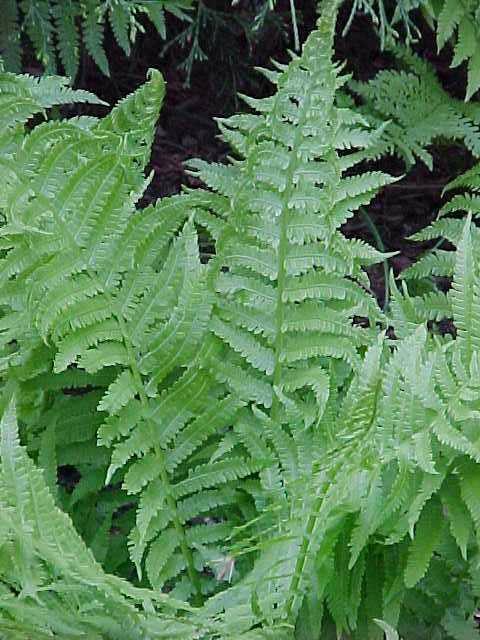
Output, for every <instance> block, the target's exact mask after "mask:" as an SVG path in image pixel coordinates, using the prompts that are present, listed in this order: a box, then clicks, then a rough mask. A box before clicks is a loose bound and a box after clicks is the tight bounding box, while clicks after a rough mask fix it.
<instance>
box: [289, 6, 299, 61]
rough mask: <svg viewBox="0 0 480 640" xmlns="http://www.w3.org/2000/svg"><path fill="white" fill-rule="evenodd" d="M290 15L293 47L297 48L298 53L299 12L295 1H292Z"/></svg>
mask: <svg viewBox="0 0 480 640" xmlns="http://www.w3.org/2000/svg"><path fill="white" fill-rule="evenodd" d="M290 13H291V15H292V29H293V46H294V48H295V51H298V50H299V49H300V36H299V35H298V24H297V12H296V9H295V0H290Z"/></svg>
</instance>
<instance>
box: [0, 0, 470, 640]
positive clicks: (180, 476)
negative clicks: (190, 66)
mask: <svg viewBox="0 0 480 640" xmlns="http://www.w3.org/2000/svg"><path fill="white" fill-rule="evenodd" d="M338 4H339V2H338V1H337V0H326V1H325V2H324V3H323V5H322V11H321V17H320V19H319V21H318V26H317V29H316V30H315V31H314V32H313V33H312V34H311V35H310V36H309V38H308V39H307V41H306V43H305V46H304V48H303V51H302V53H301V55H300V56H293V58H292V60H291V62H290V63H289V64H288V65H276V67H275V70H274V71H265V74H266V75H267V77H268V78H269V79H270V80H271V81H272V83H273V85H274V87H275V92H274V93H273V95H272V96H271V97H269V98H264V99H261V100H256V99H252V98H245V99H246V101H247V103H248V104H249V106H250V107H251V110H252V112H251V113H248V114H243V115H237V116H233V117H232V118H229V119H226V120H221V121H220V123H219V124H220V129H221V132H222V135H223V137H224V139H225V140H226V141H227V142H229V143H230V145H231V146H232V149H233V154H234V158H233V159H231V160H230V161H229V163H228V164H225V165H218V164H208V163H206V162H203V161H198V160H197V161H194V162H192V163H191V169H192V170H193V171H194V172H195V174H196V175H197V176H198V177H200V178H201V180H202V181H203V182H204V184H205V185H206V188H204V189H199V190H196V191H195V192H186V193H184V194H182V195H179V196H174V197H171V198H165V199H163V200H160V201H159V202H158V203H157V204H156V205H151V206H149V207H147V208H145V209H137V207H136V203H137V201H138V200H139V198H140V197H141V195H142V193H143V190H144V187H145V185H146V182H147V181H146V179H145V168H146V166H147V163H148V158H149V152H150V147H151V144H152V140H153V136H154V127H155V123H156V120H157V118H158V114H159V109H160V105H161V102H162V99H163V94H164V84H163V80H162V78H161V76H160V75H159V74H158V73H157V72H151V74H150V77H149V80H148V81H147V82H146V84H145V85H144V86H142V87H141V88H140V89H138V90H137V91H136V92H135V93H134V94H132V95H131V96H128V97H127V98H126V99H125V100H123V101H122V102H121V103H119V104H118V105H117V106H116V107H115V108H114V109H113V110H112V112H111V113H110V115H109V116H107V117H105V118H103V119H94V118H86V119H85V118H80V119H72V120H59V121H54V122H46V123H42V124H39V125H38V126H36V127H33V128H30V129H28V130H27V129H26V128H24V123H25V122H26V121H27V120H28V119H29V118H30V117H31V116H32V115H33V114H35V113H38V112H39V111H40V110H41V109H43V108H47V107H48V106H50V105H51V104H53V103H54V100H53V98H52V97H49V98H48V97H47V98H46V97H45V95H47V94H48V91H49V90H50V91H51V92H53V93H54V92H55V91H57V97H56V98H55V100H56V101H57V102H62V100H63V98H65V99H67V95H63V94H62V91H64V90H65V88H64V85H62V84H61V81H58V80H55V82H57V84H56V85H52V87H53V88H52V87H50V89H48V87H47V86H45V87H44V88H43V89H42V90H41V93H42V91H43V92H44V93H45V95H43V94H42V95H40V96H36V94H34V90H35V86H36V85H35V81H33V80H32V79H28V78H24V77H23V78H21V79H20V80H19V81H18V82H19V83H20V84H21V83H22V82H23V83H24V84H25V86H27V89H25V91H26V92H27V94H28V95H27V97H28V100H30V102H28V105H27V107H26V108H25V110H24V112H22V113H21V114H20V115H19V116H18V117H17V115H16V114H17V112H16V111H15V109H14V107H13V104H14V100H12V99H11V94H8V93H2V94H1V95H0V107H1V106H2V100H3V99H5V105H6V108H5V112H8V113H9V114H10V115H9V116H8V118H9V119H8V118H7V120H6V127H7V130H10V129H11V138H10V141H9V142H8V145H9V146H8V149H7V150H6V151H5V153H4V155H3V157H2V162H1V165H0V171H1V177H2V192H1V195H0V208H1V212H2V215H3V224H2V227H1V229H0V244H1V252H0V305H1V318H0V338H1V340H0V349H1V359H0V367H1V368H0V371H1V376H2V380H3V381H4V382H5V383H6V384H5V389H4V391H5V396H8V398H10V396H12V395H13V396H14V398H15V408H16V412H17V414H18V418H19V428H18V429H17V425H16V420H15V417H14V410H13V403H9V404H8V408H7V409H6V410H5V413H4V417H3V421H2V423H1V440H0V465H1V466H0V534H1V535H0V583H1V586H0V625H1V626H0V631H1V632H2V633H4V634H6V635H7V637H12V638H15V637H18V638H22V637H28V634H30V635H32V634H33V633H36V634H37V635H38V637H42V634H43V635H48V634H56V635H57V636H59V637H62V634H63V635H64V636H65V635H66V634H67V628H68V634H70V635H71V634H72V633H78V634H84V635H88V636H89V637H92V638H99V639H100V638H124V637H132V638H145V639H146V638H180V639H182V638H185V639H186V638H199V640H200V639H201V640H219V638H222V640H223V639H225V640H226V639H228V638H231V639H232V640H233V638H243V639H245V640H266V639H267V638H275V639H276V640H277V639H279V638H281V639H285V640H287V639H288V640H292V639H293V638H296V639H302V640H307V639H308V640H312V639H314V638H321V637H329V634H331V635H332V637H334V636H335V634H336V635H337V637H340V636H341V635H343V636H344V637H348V638H352V639H354V640H360V639H361V640H367V639H368V640H376V639H377V638H378V640H381V639H382V638H383V633H384V632H385V633H387V634H390V636H391V637H392V638H395V632H394V631H393V629H394V628H397V629H398V630H399V633H400V634H401V636H402V637H405V638H409V637H413V638H414V637H418V635H417V636H415V635H414V633H413V632H412V625H413V623H415V625H417V627H418V629H419V630H420V631H419V633H422V634H423V637H432V638H434V637H445V638H448V639H449V640H450V638H455V639H456V638H457V637H462V636H461V634H462V633H463V634H464V636H463V637H468V635H466V634H468V633H469V632H470V631H471V630H472V624H471V622H470V620H469V619H468V617H469V616H471V614H472V611H473V608H474V597H475V595H476V593H477V590H478V569H477V560H478V540H479V539H480V537H479V534H480V531H479V527H480V507H479V504H478V493H479V487H480V475H479V468H480V467H479V463H480V448H479V444H478V433H477V431H478V428H477V425H478V419H479V417H480V416H479V412H478V407H479V406H480V386H479V383H478V379H479V373H480V371H479V367H480V364H479V363H480V356H479V350H480V325H479V320H478V318H479V316H480V300H479V295H480V286H479V283H480V272H479V266H478V265H479V264H480V262H479V253H478V247H477V245H478V238H477V235H478V232H477V228H476V227H475V226H474V225H472V224H471V221H470V218H468V219H467V224H465V221H464V220H460V221H459V220H457V219H455V218H453V217H450V218H441V219H440V220H439V221H438V222H436V223H435V224H434V225H433V226H432V227H431V228H429V229H427V230H426V231H425V232H424V235H423V236H422V237H424V238H427V237H428V238H430V237H431V238H433V237H435V236H436V234H437V233H438V234H439V235H441V236H443V237H445V238H447V239H448V240H449V241H450V242H452V243H453V244H454V245H455V247H456V249H455V250H454V251H446V250H437V251H436V252H434V253H432V254H431V256H430V257H425V258H424V259H423V260H422V261H420V262H419V263H418V265H417V266H415V267H413V268H412V270H411V271H410V274H408V273H407V276H408V275H409V276H410V277H415V278H416V279H417V280H418V279H419V278H420V277H422V278H423V276H425V277H429V278H432V277H435V276H437V275H442V276H443V275H447V276H450V277H451V279H452V286H451V288H450V290H449V291H448V293H446V294H445V293H439V292H437V291H434V290H432V291H431V292H430V293H428V294H427V295H425V296H424V297H423V298H415V297H414V296H413V294H411V293H410V292H409V290H408V288H407V285H405V286H404V287H402V288H401V290H400V287H397V286H396V285H395V284H394V283H393V284H392V289H393V291H394V296H393V301H392V305H391V309H392V313H391V315H390V316H389V317H388V318H386V317H385V316H384V315H383V314H382V312H381V310H380V309H379V307H378V305H377V303H376V302H375V300H374V297H373V296H372V294H371V293H370V291H369V280H368V277H367V274H366V271H365V267H367V266H369V265H371V264H373V263H375V262H377V261H379V260H382V259H383V258H384V257H385V256H384V255H382V254H381V253H379V252H378V251H376V250H374V249H373V248H371V247H370V246H368V245H367V244H365V243H363V242H360V241H357V240H352V239H347V238H345V237H344V236H343V234H342V233H341V227H342V225H343V224H344V222H345V221H346V220H348V219H349V218H350V217H351V216H352V215H354V213H355V211H356V210H357V209H358V207H360V206H366V205H368V204H369V203H370V202H371V200H372V199H373V198H374V197H375V195H376V193H377V192H378V190H379V189H380V188H381V187H382V186H384V185H386V184H388V183H389V182H391V180H392V178H390V177H389V176H387V175H385V174H383V173H380V172H362V171H361V166H362V165H361V164H360V163H361V162H362V161H363V160H365V159H368V158H370V157H371V155H372V154H373V153H374V152H375V149H378V148H379V146H381V145H382V144H384V141H385V138H384V136H385V131H387V130H386V129H385V127H384V125H383V124H379V126H378V127H377V128H375V127H372V126H371V124H369V122H368V121H367V120H366V119H365V118H364V117H363V116H362V115H361V114H360V113H359V112H358V111H355V110H353V109H349V108H346V107H344V106H339V102H338V101H337V100H336V97H337V91H338V89H339V88H341V87H342V86H344V85H345V83H346V81H347V78H345V77H343V76H342V75H341V68H340V66H339V65H335V64H334V63H333V62H332V53H333V37H334V32H335V23H336V15H337V9H338ZM418 75H419V74H418ZM3 78H5V82H6V83H7V84H8V82H10V83H13V84H15V82H16V78H15V77H13V76H10V75H8V74H3V75H2V76H0V83H1V82H2V79H3ZM58 83H60V84H58ZM22 86H24V85H22ZM32 86H33V88H32ZM55 87H56V89H55ZM59 87H60V89H59ZM62 87H63V88H62ZM15 91H17V92H18V91H20V89H15ZM28 91H30V93H28ZM14 95H15V94H14ZM59 95H60V97H58V96H59ZM62 95H63V98H62ZM32 96H33V97H32ZM35 96H36V97H35ZM72 97H74V96H72ZM79 97H80V98H81V97H82V96H79ZM83 97H85V98H87V97H88V96H83ZM88 98H89V97H88ZM9 110H10V111H9ZM379 111H381V110H380V109H379ZM0 112H1V109H0ZM12 114H13V115H12ZM10 123H11V124H10ZM9 127H10V129H8V128H9ZM9 135H10V134H9ZM416 140H420V141H419V142H418V148H417V147H412V148H411V150H412V149H413V152H414V153H415V154H417V155H420V157H422V158H423V159H425V160H428V157H427V156H425V154H424V144H426V140H427V139H426V138H422V137H421V136H420V137H419V136H417V138H416ZM392 144H393V143H392ZM395 144H397V143H395ZM416 144H417V143H416ZM397 146H398V144H397ZM419 150H420V151H419ZM422 154H423V155H422ZM477 176H478V171H473V172H470V174H467V175H466V176H464V177H463V178H462V184H461V185H460V182H457V183H454V184H453V185H452V186H454V187H458V186H468V187H469V188H470V189H471V191H472V194H471V195H469V196H456V198H454V199H453V200H452V202H451V204H450V205H447V208H446V209H445V212H446V213H449V214H451V213H453V212H454V211H456V210H467V211H470V212H472V213H473V215H474V216H475V214H476V208H475V207H476V200H475V198H476V189H477V187H476V184H477V180H478V177H477ZM467 204H468V206H466V205H467ZM199 229H201V233H205V232H207V233H209V234H210V235H211V237H212V239H213V241H214V244H215V254H214V256H213V257H212V259H211V260H210V261H209V262H208V263H207V264H204V263H202V262H201V260H200V256H199V248H198V237H197V234H198V233H199ZM415 269H416V270H417V273H416V275H415V273H414V271H415ZM405 279H406V280H407V278H405ZM442 318H450V319H451V321H452V330H451V333H452V337H451V338H448V337H444V336H440V335H432V332H431V331H429V330H428V327H427V325H426V322H425V320H429V321H433V322H435V321H437V320H440V319H442ZM453 336H454V337H453ZM4 404H6V402H5V403H4ZM20 439H21V442H22V446H20V444H19V442H20ZM34 460H35V463H34ZM59 467H60V468H62V469H63V473H62V486H59V483H58V481H57V470H58V468H59ZM40 469H41V470H40ZM72 469H73V471H74V473H75V474H76V475H75V477H74V478H73V480H72V482H71V486H68V473H67V470H69V471H70V472H71V473H72ZM65 511H66V512H69V513H71V515H72V518H71V519H70V518H69V517H68V516H67V514H66V513H65ZM80 536H81V537H80ZM85 543H86V544H85ZM86 545H88V547H87V546H86ZM100 564H102V565H103V568H101V566H100ZM105 571H110V572H112V573H111V574H109V573H105ZM452 575H453V576H454V579H452V578H451V576H452ZM124 577H127V578H128V579H129V581H125V580H123V578H124ZM134 585H135V586H134ZM459 585H461V586H459ZM147 586H148V587H153V590H149V588H144V587H147ZM439 589H441V590H442V593H439ZM178 600H181V601H182V603H183V604H179V602H178ZM187 602H188V603H190V604H187ZM439 602H441V603H442V604H445V605H446V608H445V607H443V608H442V607H441V606H439V605H438V603H439ZM32 620H35V622H34V623H32ZM469 625H470V626H469ZM415 633H416V631H415ZM15 634H16V636H15ZM66 637H68V635H66ZM387 637H388V636H387Z"/></svg>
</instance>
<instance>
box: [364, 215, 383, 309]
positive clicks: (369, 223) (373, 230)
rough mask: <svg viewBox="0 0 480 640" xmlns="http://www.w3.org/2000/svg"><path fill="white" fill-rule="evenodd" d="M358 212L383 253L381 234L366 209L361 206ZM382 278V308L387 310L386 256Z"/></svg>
mask: <svg viewBox="0 0 480 640" xmlns="http://www.w3.org/2000/svg"><path fill="white" fill-rule="evenodd" d="M360 214H361V216H362V218H363V220H364V222H365V224H366V225H367V227H368V229H369V231H370V233H371V234H372V236H373V238H374V240H375V244H376V245H377V249H378V250H379V251H381V252H382V253H385V245H384V243H383V240H382V236H381V235H380V233H379V231H378V229H377V227H376V225H375V223H374V222H373V220H372V218H371V217H370V215H369V213H368V211H367V210H366V209H365V208H364V207H361V209H360ZM383 280H384V291H385V293H384V300H383V310H384V311H388V307H389V305H390V269H389V265H388V260H387V258H385V259H384V260H383Z"/></svg>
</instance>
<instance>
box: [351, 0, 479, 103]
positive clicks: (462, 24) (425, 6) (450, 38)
mask: <svg viewBox="0 0 480 640" xmlns="http://www.w3.org/2000/svg"><path fill="white" fill-rule="evenodd" d="M415 9H421V11H422V13H423V16H424V18H425V19H426V21H427V22H428V23H429V24H430V26H431V27H432V28H434V29H435V31H436V38H437V47H438V50H439V51H441V50H442V49H443V48H444V47H445V45H446V44H447V43H451V44H452V46H453V58H452V64H451V66H452V67H453V68H456V67H459V66H460V65H461V64H463V63H466V66H467V76H468V78H467V91H466V98H465V99H466V101H468V100H470V99H471V98H472V96H473V95H474V94H475V93H476V92H477V91H478V89H479V88H480V72H479V68H480V47H479V32H478V17H479V11H480V6H479V4H478V2H477V0H438V2H430V1H429V0H399V2H397V3H396V7H395V11H394V12H393V16H390V15H389V12H388V10H387V8H386V3H385V2H384V0H355V2H354V3H353V6H352V9H351V13H350V18H349V20H348V22H347V25H346V27H345V29H344V32H343V35H346V32H347V31H348V29H349V27H350V25H351V22H352V20H353V18H354V16H355V13H356V12H357V11H363V12H364V13H366V14H368V15H370V16H371V17H372V19H373V22H374V23H375V25H377V30H378V31H379V35H380V40H381V46H382V49H383V48H384V47H385V46H387V45H388V46H391V45H392V43H394V42H395V40H397V39H398V38H399V33H398V32H397V30H396V28H395V27H396V25H398V24H401V25H402V27H403V29H402V31H403V35H404V37H405V40H406V41H407V43H409V42H411V41H414V40H416V39H418V38H419V36H420V35H421V32H420V29H419V28H418V26H417V25H416V24H415V22H414V20H413V19H412V17H411V15H410V14H411V12H412V11H413V10H415Z"/></svg>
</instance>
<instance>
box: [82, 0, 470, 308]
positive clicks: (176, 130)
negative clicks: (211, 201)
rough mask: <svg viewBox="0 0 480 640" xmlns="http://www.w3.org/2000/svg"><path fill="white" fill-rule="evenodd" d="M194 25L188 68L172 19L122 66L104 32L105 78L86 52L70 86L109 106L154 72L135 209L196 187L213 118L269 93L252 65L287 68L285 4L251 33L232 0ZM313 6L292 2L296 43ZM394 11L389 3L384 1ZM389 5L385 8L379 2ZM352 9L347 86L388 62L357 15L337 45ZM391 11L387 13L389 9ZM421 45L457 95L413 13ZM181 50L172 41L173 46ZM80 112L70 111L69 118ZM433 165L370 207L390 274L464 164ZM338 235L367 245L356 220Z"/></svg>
mask: <svg viewBox="0 0 480 640" xmlns="http://www.w3.org/2000/svg"><path fill="white" fill-rule="evenodd" d="M201 4H202V7H203V11H204V13H203V18H202V20H203V22H202V23H201V25H200V26H201V28H200V29H199V32H198V33H199V40H198V43H197V44H198V45H199V46H200V48H201V49H202V51H203V53H204V54H205V55H206V59H205V60H203V61H195V62H194V63H193V64H192V65H191V69H188V64H186V62H187V63H188V57H189V55H192V47H194V46H195V43H194V40H193V39H192V38H190V40H188V37H187V36H188V32H185V29H186V24H185V23H184V22H181V21H180V20H178V19H177V18H175V17H173V16H169V19H168V22H167V34H168V40H167V46H165V45H166V43H165V42H164V41H162V40H161V39H160V37H159V36H158V34H157V33H156V32H155V31H154V29H153V28H152V27H151V26H149V25H148V24H146V25H145V27H146V29H145V34H144V35H143V36H141V37H140V38H138V40H137V42H136V44H135V46H134V47H133V50H132V54H131V56H130V57H129V58H127V57H126V56H125V54H124V53H123V51H122V50H121V49H120V48H119V47H118V45H117V44H116V43H115V40H114V38H113V37H112V35H111V33H108V31H107V34H106V48H107V56H108V59H109V61H110V66H111V76H110V78H106V77H105V76H103V74H101V72H100V71H99V70H98V69H97V68H96V66H95V64H94V63H93V62H92V61H91V60H90V59H89V57H88V55H87V54H84V55H83V58H82V67H81V72H80V74H79V78H78V79H77V82H76V85H77V86H78V87H81V88H85V89H89V90H90V91H93V92H94V93H96V94H97V95H99V96H100V97H101V98H103V99H104V100H106V101H108V102H109V103H110V104H114V103H115V102H116V101H117V100H118V99H120V98H122V97H124V96H125V95H127V94H129V93H131V92H132V91H134V90H135V89H136V88H137V87H138V86H139V85H140V84H142V83H143V82H144V81H145V77H146V73H147V70H148V69H149V68H150V67H155V68H157V69H160V71H161V72H162V73H163V75H164V77H165V79H166V81H167V95H166V101H165V104H164V107H163V110H162V114H161V117H160V120H159V124H158V128H157V133H156V138H155V143H154V146H153V150H152V158H151V169H152V170H153V172H154V178H153V181H152V183H151V185H150V186H149V187H148V190H147V192H146V194H145V197H144V199H143V201H142V204H146V203H148V202H151V201H154V200H156V199H157V198H158V197H161V196H165V195H170V194H173V193H177V192H179V191H180V189H181V187H182V185H188V186H196V183H195V181H194V179H192V178H191V177H189V176H188V175H187V174H186V173H185V171H184V166H183V163H184V161H185V160H187V159H189V158H192V157H201V158H204V159H206V160H209V161H215V162H222V161H225V159H226V156H227V154H228V149H227V148H226V147H225V145H224V144H223V143H222V142H221V141H220V140H219V139H218V137H217V129H216V125H215V121H214V117H216V116H228V115H231V114H232V113H235V112H236V111H239V110H242V109H246V107H245V105H244V104H243V103H242V101H241V100H239V99H238V97H237V94H238V93H246V94H249V95H255V96H264V95H268V94H269V92H270V91H271V89H270V86H269V85H268V83H267V82H266V81H265V80H264V79H263V77H262V76H260V75H259V74H258V73H256V72H255V70H254V67H256V66H268V65H269V64H270V60H271V59H272V58H273V59H275V60H279V61H287V60H288V48H293V40H292V32H291V31H292V30H291V16H290V8H289V2H288V0H278V1H277V3H276V9H275V13H273V14H270V15H269V16H267V19H266V20H265V22H264V24H263V26H262V27H261V28H260V29H258V30H257V31H256V32H253V31H252V23H253V20H254V18H255V15H256V13H257V12H258V4H256V0H240V2H238V3H237V4H236V5H235V6H233V7H232V3H231V0H204V1H203V2H202V3H201ZM316 4H317V3H316V1H315V0H303V2H302V1H301V0H296V2H295V5H296V9H297V18H298V21H299V31H300V39H301V41H303V40H304V39H305V37H306V36H307V35H308V33H309V32H310V31H311V30H312V29H313V28H314V25H315V19H316ZM391 4H392V5H394V3H391ZM387 5H388V3H387ZM351 6H352V5H351V2H347V3H345V4H344V6H343V8H342V11H341V15H340V19H339V22H338V34H337V41H336V55H337V58H338V59H339V60H346V61H347V66H346V69H347V71H348V72H350V73H352V74H353V76H354V77H355V78H356V79H360V80H367V79H369V78H371V77H373V76H374V75H375V74H376V73H377V72H378V71H379V70H381V69H384V68H388V67H391V66H392V62H393V61H392V58H391V57H390V56H389V55H388V54H386V53H384V52H382V51H381V49H380V42H379V39H378V37H377V36H376V33H375V30H374V26H373V24H372V21H371V19H370V18H369V17H367V16H363V15H358V16H357V17H356V19H355V20H354V21H353V24H352V26H351V28H350V31H349V33H348V35H347V36H346V37H343V36H342V35H341V32H342V30H343V27H344V25H345V24H346V21H347V19H348V16H349V13H350V10H351ZM391 8H392V7H391ZM414 20H415V22H416V24H417V25H419V26H420V29H421V32H422V38H421V40H420V42H419V43H418V44H417V45H415V49H416V50H417V52H419V53H420V54H421V55H422V56H424V57H425V58H427V59H428V60H429V61H430V62H432V63H433V65H434V66H435V69H436V71H437V73H438V75H439V77H440V79H441V81H442V83H443V85H444V87H445V88H446V89H447V90H448V91H449V92H450V93H451V94H452V95H454V96H456V97H463V95H464V90H465V84H466V79H465V73H464V71H463V70H459V69H455V70H451V69H450V68H449V63H450V60H451V51H449V50H448V47H447V48H446V49H445V50H444V51H442V53H441V54H438V53H437V50H436V44H435V38H434V34H433V33H432V31H431V30H430V29H429V27H428V26H427V25H426V24H425V22H424V21H423V19H422V16H421V15H420V14H418V15H414ZM182 38H183V39H184V40H185V42H184V43H183V45H182V44H181V43H180V40H181V39H182ZM82 110H83V112H84V110H85V107H79V109H78V110H77V111H76V113H79V112H82ZM430 151H431V152H432V153H433V156H434V159H435V162H434V170H433V172H430V171H429V170H428V169H427V168H426V167H425V166H424V165H423V164H422V163H418V164H417V165H416V166H415V167H414V168H413V169H412V170H411V171H409V173H408V174H407V175H405V176H404V177H403V178H402V179H401V180H400V181H399V182H396V183H395V184H392V185H390V186H389V187H387V188H385V189H384V190H383V191H382V193H381V194H380V195H379V196H378V197H377V198H376V200H375V201H374V202H373V203H372V205H371V206H370V209H369V213H370V216H371V218H372V221H373V222H374V224H375V226H376V227H377V229H378V232H379V234H380V236H381V238H382V240H383V243H384V245H385V250H386V251H398V252H399V254H398V255H397V256H395V257H394V258H392V259H391V260H390V263H391V266H392V267H393V269H394V271H395V272H396V273H398V272H399V271H401V270H402V269H404V268H406V267H407V266H409V264H411V263H412V261H414V260H415V259H416V257H417V256H418V255H419V253H421V252H422V251H423V250H424V249H425V248H426V246H427V245H418V244H417V243H413V242H410V241H408V240H407V238H408V236H410V235H411V234H412V233H414V232H415V231H417V230H418V229H420V228H422V227H424V226H426V225H427V224H428V223H429V222H430V221H431V220H432V219H433V218H434V217H436V215H437V212H438V209H439V207H440V205H441V203H442V189H443V187H444V186H445V185H446V184H447V183H448V182H449V181H450V180H451V179H452V178H453V177H454V176H456V175H458V174H459V173H460V172H462V171H464V170H465V169H467V168H469V167H470V166H471V164H472V161H471V158H470V156H469V154H468V152H466V151H465V149H464V148H463V147H460V146H454V147H451V148H445V147H442V148H435V147H434V148H432V149H430ZM380 168H381V169H382V170H384V171H387V172H389V173H391V174H393V175H397V176H399V175H402V173H403V172H404V167H403V164H402V163H401V162H399V161H398V160H396V159H394V158H387V159H385V160H383V161H382V162H381V167H380ZM344 231H345V233H346V235H348V236H355V237H360V238H363V239H365V240H367V241H369V242H371V243H373V244H375V240H374V238H373V236H372V234H371V232H370V231H369V229H368V226H367V225H366V223H365V221H364V219H362V218H360V217H358V216H357V217H355V218H353V219H352V220H350V221H349V222H348V223H347V225H346V226H345V229H344ZM383 274H384V271H383V267H382V265H379V266H378V267H374V268H373V269H372V271H371V273H370V276H371V281H372V289H373V290H374V292H375V293H376V294H377V295H378V298H379V300H380V301H381V302H382V298H383V291H384V283H383Z"/></svg>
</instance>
